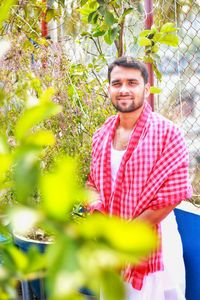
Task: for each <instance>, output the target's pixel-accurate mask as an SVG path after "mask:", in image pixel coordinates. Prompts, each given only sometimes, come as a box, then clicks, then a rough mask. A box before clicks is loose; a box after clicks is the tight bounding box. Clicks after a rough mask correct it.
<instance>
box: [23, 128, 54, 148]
mask: <svg viewBox="0 0 200 300" xmlns="http://www.w3.org/2000/svg"><path fill="white" fill-rule="evenodd" d="M26 143H27V144H32V145H38V146H53V145H54V144H55V137H54V135H53V133H52V132H51V131H50V130H40V131H37V132H34V133H32V134H31V135H29V136H28V137H27V138H26Z"/></svg>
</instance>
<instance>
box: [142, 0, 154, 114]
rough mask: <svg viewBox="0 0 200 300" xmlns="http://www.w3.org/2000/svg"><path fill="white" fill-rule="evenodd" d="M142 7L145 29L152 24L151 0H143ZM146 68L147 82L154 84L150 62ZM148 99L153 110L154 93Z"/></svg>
mask: <svg viewBox="0 0 200 300" xmlns="http://www.w3.org/2000/svg"><path fill="white" fill-rule="evenodd" d="M144 7H145V12H146V18H145V29H150V28H151V26H152V24H153V0H144ZM146 65H147V69H148V73H149V83H150V85H151V86H153V85H154V74H153V67H152V64H151V63H147V64H146ZM148 101H149V103H150V105H151V107H152V109H153V110H154V95H153V94H150V95H149V98H148Z"/></svg>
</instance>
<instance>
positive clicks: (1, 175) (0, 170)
mask: <svg viewBox="0 0 200 300" xmlns="http://www.w3.org/2000/svg"><path fill="white" fill-rule="evenodd" d="M11 164H12V156H11V155H10V154H0V166H1V167H0V181H3V180H4V179H5V177H6V173H7V172H8V171H9V169H10V167H11Z"/></svg>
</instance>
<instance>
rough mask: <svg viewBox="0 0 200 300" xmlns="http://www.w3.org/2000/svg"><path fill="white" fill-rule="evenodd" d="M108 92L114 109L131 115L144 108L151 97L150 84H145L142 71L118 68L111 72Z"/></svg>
mask: <svg viewBox="0 0 200 300" xmlns="http://www.w3.org/2000/svg"><path fill="white" fill-rule="evenodd" d="M108 91H109V95H110V98H111V101H112V104H113V105H114V107H115V108H116V109H117V110H118V111H119V112H122V113H130V112H134V111H136V110H138V109H140V108H142V107H143V105H144V100H145V98H146V97H148V96H149V84H148V83H147V84H145V83H144V79H143V77H142V74H141V71H140V70H135V69H131V68H125V67H119V66H116V67H114V69H113V70H112V72H111V77H110V85H109V88H108Z"/></svg>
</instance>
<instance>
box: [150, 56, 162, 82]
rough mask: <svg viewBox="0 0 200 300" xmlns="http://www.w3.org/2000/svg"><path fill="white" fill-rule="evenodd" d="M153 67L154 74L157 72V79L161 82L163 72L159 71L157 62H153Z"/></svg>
mask: <svg viewBox="0 0 200 300" xmlns="http://www.w3.org/2000/svg"><path fill="white" fill-rule="evenodd" d="M152 66H153V70H154V72H155V75H156V77H157V79H158V80H159V81H161V79H162V74H161V72H160V71H159V70H158V68H157V65H156V63H155V61H154V62H153V64H152Z"/></svg>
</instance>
